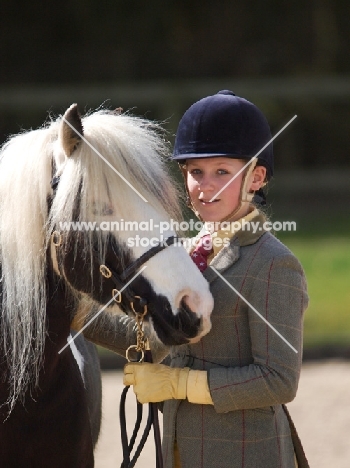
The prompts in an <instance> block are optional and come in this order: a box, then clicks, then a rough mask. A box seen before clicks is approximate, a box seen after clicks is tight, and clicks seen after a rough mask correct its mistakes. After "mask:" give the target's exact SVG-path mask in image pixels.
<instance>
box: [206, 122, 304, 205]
mask: <svg viewBox="0 0 350 468" xmlns="http://www.w3.org/2000/svg"><path fill="white" fill-rule="evenodd" d="M296 118H297V115H295V116H294V117H292V118H291V119H290V121H289V122H288V123H286V125H285V126H284V127H283V128H281V130H280V131H279V132H277V133H276V135H275V136H274V137H272V138H271V140H270V141H269V142H267V143H266V145H265V146H263V147H262V148H261V150H260V151H258V152H257V153H256V155H255V156H253V157H252V159H250V160H249V161H248V162H247V164H246V165H245V166H243V167H242V169H240V170H239V171H238V172H237V174H235V175H234V176H233V177H232V179H230V180H229V181H228V182H227V184H225V185H224V186H223V187H222V188H221V189H220V190H219V191H218V193H217V194H216V195H214V196H213V197H212V198H211V199H210V200H209V202H212V201H213V200H215V198H216V197H217V196H218V195H219V194H220V193H221V192H222V191H223V190H225V188H226V187H228V186H229V185H230V183H231V182H233V181H234V180H235V178H236V177H238V176H239V174H241V172H243V171H244V169H245V168H246V167H248V166H249V164H251V163H252V162H253V161H254V160H255V159H256V158H257V157H258V156H259V154H260V153H262V152H263V151H264V149H265V148H266V147H267V146H269V144H270V143H272V142H273V140H274V139H275V138H277V137H278V135H280V134H281V133H282V132H283V130H285V129H286V128H287V127H288V125H290V124H291V123H292V122H293V120H295V119H296Z"/></svg>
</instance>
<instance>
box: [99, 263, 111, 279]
mask: <svg viewBox="0 0 350 468" xmlns="http://www.w3.org/2000/svg"><path fill="white" fill-rule="evenodd" d="M100 273H101V275H102V276H104V277H105V278H110V277H111V276H112V272H111V270H110V269H109V268H108V267H106V265H100Z"/></svg>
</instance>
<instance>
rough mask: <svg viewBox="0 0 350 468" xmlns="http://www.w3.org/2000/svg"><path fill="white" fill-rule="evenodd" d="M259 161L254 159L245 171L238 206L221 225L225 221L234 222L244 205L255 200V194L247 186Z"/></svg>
mask: <svg viewBox="0 0 350 468" xmlns="http://www.w3.org/2000/svg"><path fill="white" fill-rule="evenodd" d="M256 163H257V160H256V159H254V160H253V161H252V162H251V163H250V164H249V166H248V169H247V170H246V171H245V173H244V175H243V179H242V183H241V189H240V192H239V201H238V206H237V208H235V209H234V210H233V211H232V212H231V213H230V214H229V215H228V216H226V217H225V218H224V219H221V220H220V223H223V222H225V221H231V220H233V217H234V216H236V215H237V213H239V211H240V210H241V208H242V206H243V203H244V202H248V203H252V201H253V198H254V192H248V189H247V185H248V180H249V177H250V175H251V174H252V172H253V171H254V169H255V167H256Z"/></svg>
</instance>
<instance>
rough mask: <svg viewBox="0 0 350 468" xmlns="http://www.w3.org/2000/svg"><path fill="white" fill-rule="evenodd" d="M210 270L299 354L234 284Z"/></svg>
mask: <svg viewBox="0 0 350 468" xmlns="http://www.w3.org/2000/svg"><path fill="white" fill-rule="evenodd" d="M209 266H210V265H209ZM210 268H211V269H212V270H213V271H215V273H216V274H217V275H218V277H219V278H221V279H222V280H223V281H224V282H225V283H226V284H227V286H229V287H230V288H231V289H232V290H233V291H234V292H235V293H236V294H237V296H239V297H240V298H241V299H242V301H244V302H245V303H246V304H247V305H248V306H249V307H250V308H251V309H252V311H253V312H255V313H256V314H257V315H258V316H259V317H260V318H261V320H263V321H264V322H265V323H266V325H268V326H269V327H270V328H271V330H273V331H274V332H275V333H276V334H277V335H278V336H279V337H280V338H281V339H282V340H283V341H284V342H285V343H286V344H287V345H288V346H289V347H290V348H291V349H292V350H293V351H294V352H295V353H297V354H298V351H297V350H296V349H295V348H294V346H292V345H291V344H290V343H289V341H288V340H286V339H285V337H284V336H283V335H281V333H280V332H279V331H278V330H276V328H275V327H274V326H273V325H271V323H269V322H268V321H267V320H266V318H265V317H263V316H262V315H261V314H260V312H258V311H257V310H256V309H255V307H253V306H252V305H251V304H250V303H249V302H248V301H247V299H245V297H243V296H242V294H241V293H239V292H238V291H237V289H236V288H234V287H233V286H232V284H230V283H229V282H228V281H227V280H226V278H224V277H223V276H222V275H220V273H219V272H218V271H217V270H216V269H215V268H214V267H212V266H210Z"/></svg>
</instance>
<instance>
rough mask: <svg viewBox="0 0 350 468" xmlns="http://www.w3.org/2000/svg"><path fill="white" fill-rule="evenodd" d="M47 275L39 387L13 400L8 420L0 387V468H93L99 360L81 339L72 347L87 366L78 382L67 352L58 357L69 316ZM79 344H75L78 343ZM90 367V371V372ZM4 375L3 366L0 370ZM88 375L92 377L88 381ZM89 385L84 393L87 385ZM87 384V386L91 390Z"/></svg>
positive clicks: (59, 289)
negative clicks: (68, 467)
mask: <svg viewBox="0 0 350 468" xmlns="http://www.w3.org/2000/svg"><path fill="white" fill-rule="evenodd" d="M54 276H55V275H53V274H52V272H51V274H48V278H47V282H48V294H47V296H48V298H49V299H48V302H47V309H46V310H47V315H46V320H47V330H48V333H47V337H46V339H45V350H44V359H43V366H42V368H41V369H40V372H39V379H38V386H37V387H35V388H34V389H33V390H32V391H31V392H27V393H26V394H25V396H24V400H23V401H19V400H17V401H16V403H15V405H14V406H13V408H12V411H11V412H10V414H9V406H8V404H6V402H7V400H8V396H9V395H8V386H7V385H5V384H1V385H0V404H1V405H2V406H1V409H0V466H4V467H9V468H11V467H13V468H15V467H16V468H18V467H23V468H24V467H26V468H27V467H33V468H34V467H35V468H41V467H42V468H44V467H47V466H52V467H54V468H55V467H57V468H61V467H63V466H72V467H93V465H94V463H93V447H94V445H95V443H96V442H97V437H98V432H99V426H100V420H101V380H100V375H99V373H98V374H97V375H96V369H98V370H99V361H98V356H97V353H96V350H95V347H94V346H93V345H91V344H88V346H90V349H89V352H90V354H88V352H87V351H85V352H84V347H85V346H86V343H84V338H82V337H78V338H77V339H76V344H77V346H78V347H79V348H81V349H82V351H83V358H84V357H85V359H86V362H85V366H84V371H85V373H86V374H87V375H86V376H85V378H84V379H83V378H82V375H81V372H80V370H79V368H78V364H77V362H76V360H75V359H74V358H73V356H72V352H71V350H70V349H69V350H67V352H66V353H62V354H58V352H59V350H60V349H61V348H62V347H63V346H64V345H65V344H66V339H67V336H68V335H69V333H70V322H71V317H72V315H73V313H74V308H75V304H74V302H75V301H74V298H73V297H71V298H69V294H67V290H66V287H65V285H64V283H58V282H57V278H55V277H54ZM79 342H80V343H79ZM92 366H94V367H92ZM0 372H1V375H2V376H5V375H8V369H7V368H6V362H5V361H4V360H2V363H1V366H0ZM92 374H93V377H92V378H91V376H92ZM84 380H86V381H90V382H89V384H90V388H89V389H88V390H89V391H88V392H87V388H86V383H85V382H84ZM91 384H92V385H91Z"/></svg>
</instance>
